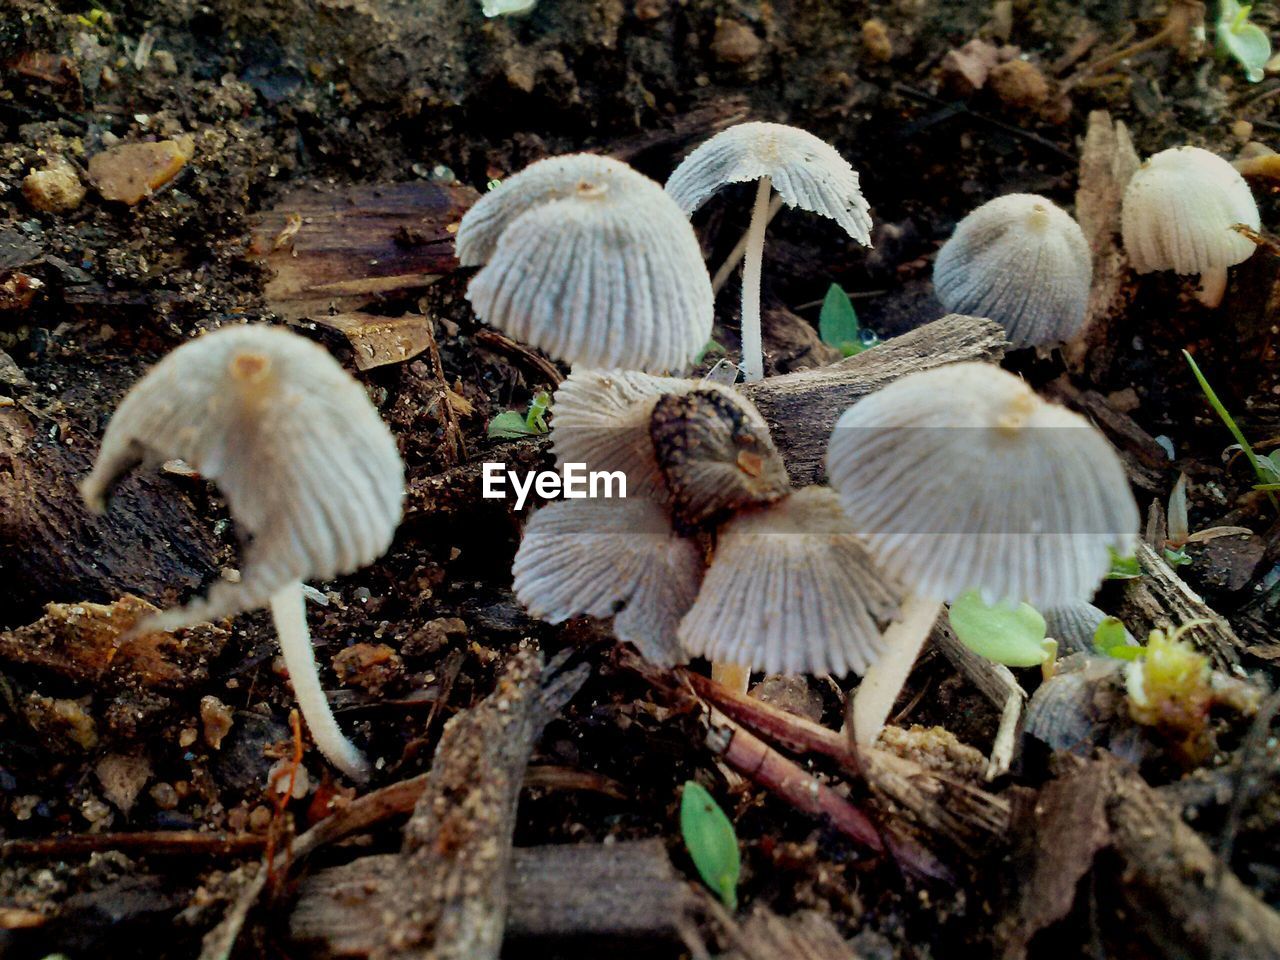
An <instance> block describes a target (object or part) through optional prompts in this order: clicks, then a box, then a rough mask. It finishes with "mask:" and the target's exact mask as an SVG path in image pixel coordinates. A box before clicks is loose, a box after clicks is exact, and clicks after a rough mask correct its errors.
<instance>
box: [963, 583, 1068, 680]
mask: <svg viewBox="0 0 1280 960" xmlns="http://www.w3.org/2000/svg"><path fill="white" fill-rule="evenodd" d="M950 620H951V629H953V630H954V631H955V632H956V638H957V639H958V640H959V641H960V642H961V643H963V644H964V645H965V646H966V647H968V648H969V649H970V650H972V651H973V652H974V653H976V654H979V655H980V656H983V657H986V658H987V659H988V660H994V661H995V662H996V663H1003V664H1005V665H1006V666H1010V667H1038V666H1040V665H1041V664H1042V663H1044V662H1045V661H1046V660H1048V659H1050V657H1052V655H1053V649H1056V646H1057V645H1056V644H1054V645H1053V649H1051V648H1050V647H1049V646H1048V645H1047V643H1051V642H1052V641H1046V640H1045V625H1044V617H1042V616H1041V615H1040V611H1038V610H1036V608H1035V607H1033V606H1030V605H1029V604H1026V603H1020V604H1018V605H1017V606H1016V607H1011V606H1008V605H1007V604H1003V603H996V604H991V605H988V604H987V603H985V602H983V599H982V596H981V595H980V594H979V593H978V591H976V590H970V591H969V592H968V593H963V594H961V595H960V596H959V597H957V598H956V601H955V603H953V604H951V612H950Z"/></svg>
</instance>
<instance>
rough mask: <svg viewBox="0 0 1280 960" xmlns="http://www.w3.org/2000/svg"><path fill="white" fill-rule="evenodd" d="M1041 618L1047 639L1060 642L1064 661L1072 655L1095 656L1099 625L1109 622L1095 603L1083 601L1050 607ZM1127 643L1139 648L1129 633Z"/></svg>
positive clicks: (1043, 612) (1060, 652)
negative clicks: (1105, 621) (1096, 634)
mask: <svg viewBox="0 0 1280 960" xmlns="http://www.w3.org/2000/svg"><path fill="white" fill-rule="evenodd" d="M1040 614H1041V615H1042V616H1043V617H1044V629H1045V635H1046V636H1049V637H1051V638H1053V639H1054V640H1057V641H1058V653H1059V655H1060V656H1064V657H1065V656H1067V655H1068V654H1072V653H1093V652H1094V649H1093V636H1094V634H1095V633H1096V632H1097V630H1098V624H1100V623H1102V621H1103V620H1105V619H1107V615H1106V614H1105V613H1103V612H1102V611H1101V610H1099V609H1098V608H1097V607H1095V606H1094V605H1093V604H1092V603H1085V602H1083V601H1082V602H1080V603H1067V604H1063V605H1062V606H1060V607H1046V608H1045V609H1043V610H1041V611H1040ZM1124 642H1125V643H1127V644H1128V645H1129V646H1131V647H1133V646H1137V644H1138V641H1137V640H1135V639H1134V638H1133V634H1131V633H1130V632H1129V631H1128V630H1127V629H1126V630H1125V632H1124Z"/></svg>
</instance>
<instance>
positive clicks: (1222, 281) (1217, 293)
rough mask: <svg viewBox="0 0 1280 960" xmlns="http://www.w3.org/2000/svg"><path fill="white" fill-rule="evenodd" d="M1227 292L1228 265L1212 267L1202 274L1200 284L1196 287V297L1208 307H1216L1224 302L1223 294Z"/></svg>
mask: <svg viewBox="0 0 1280 960" xmlns="http://www.w3.org/2000/svg"><path fill="white" fill-rule="evenodd" d="M1226 292H1227V268H1226V267H1210V268H1209V269H1208V270H1205V271H1204V272H1203V273H1201V274H1200V286H1199V287H1198V288H1197V289H1196V299H1197V300H1199V301H1200V302H1201V303H1203V304H1204V305H1205V306H1206V307H1210V308H1212V307H1216V306H1217V305H1218V304H1220V303H1221V302H1222V295H1223V294H1224V293H1226Z"/></svg>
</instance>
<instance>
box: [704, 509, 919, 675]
mask: <svg viewBox="0 0 1280 960" xmlns="http://www.w3.org/2000/svg"><path fill="white" fill-rule="evenodd" d="M897 602H898V601H897V591H896V590H895V589H893V588H891V587H890V586H889V585H888V581H887V579H886V578H885V576H884V574H882V573H880V572H879V571H878V570H877V569H876V568H875V567H874V565H873V564H872V561H871V557H870V556H869V555H868V553H867V550H866V547H865V546H864V545H863V544H862V542H861V541H860V540H859V539H858V538H857V537H856V536H855V535H854V533H853V524H852V523H851V522H850V521H849V519H848V518H847V517H846V516H845V515H844V514H843V513H842V512H841V509H840V503H839V500H838V499H837V497H836V495H835V493H833V492H832V491H831V490H830V489H828V488H826V487H806V488H804V489H802V490H797V491H796V492H795V493H793V494H791V496H789V497H787V498H786V499H785V500H781V501H779V502H778V503H775V504H772V505H770V506H767V507H764V508H762V509H759V510H751V511H747V512H745V513H742V514H740V515H738V516H736V517H734V518H733V519H732V520H730V521H729V522H728V523H727V524H725V526H724V527H723V528H722V529H721V532H720V536H719V540H718V543H717V545H716V552H715V556H714V558H713V559H712V562H711V565H710V567H709V568H708V570H707V576H706V579H705V580H704V581H703V585H702V590H701V591H699V593H698V599H697V601H696V602H695V603H694V605H693V609H691V610H690V611H689V613H688V615H687V616H685V618H684V620H683V621H681V623H680V631H679V636H680V640H681V642H682V643H683V644H684V646H685V649H686V650H687V651H688V652H689V653H690V654H700V655H702V656H705V657H708V658H710V659H713V660H716V661H718V662H723V663H734V664H739V665H743V666H748V667H750V668H752V669H754V670H764V671H766V672H768V673H814V674H828V673H829V674H833V675H836V676H843V675H844V674H846V673H849V672H850V671H853V672H855V673H862V672H863V671H865V670H866V668H867V666H868V665H869V664H870V663H871V662H872V661H873V660H874V659H875V658H876V655H877V654H878V653H879V642H880V634H881V629H882V627H883V626H884V625H885V624H887V623H888V621H889V620H890V619H891V618H892V617H893V616H894V614H895V613H896V612H897Z"/></svg>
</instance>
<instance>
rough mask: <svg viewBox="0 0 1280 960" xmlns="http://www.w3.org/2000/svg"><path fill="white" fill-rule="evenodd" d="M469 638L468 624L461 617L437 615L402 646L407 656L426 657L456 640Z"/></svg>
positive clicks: (411, 635)
mask: <svg viewBox="0 0 1280 960" xmlns="http://www.w3.org/2000/svg"><path fill="white" fill-rule="evenodd" d="M466 638H467V624H466V622H465V621H464V620H462V619H460V618H459V617H437V618H436V619H435V620H428V621H427V622H426V623H424V624H423V625H422V627H421V629H419V630H415V631H414V632H413V633H412V634H410V635H409V637H408V638H407V639H406V640H405V641H404V643H403V644H401V646H400V650H401V652H402V653H403V654H404V655H405V656H407V657H426V656H431V655H432V654H435V653H439V652H440V651H441V650H443V649H444V648H445V647H447V646H449V644H450V643H451V642H452V641H454V640H465V639H466Z"/></svg>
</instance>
